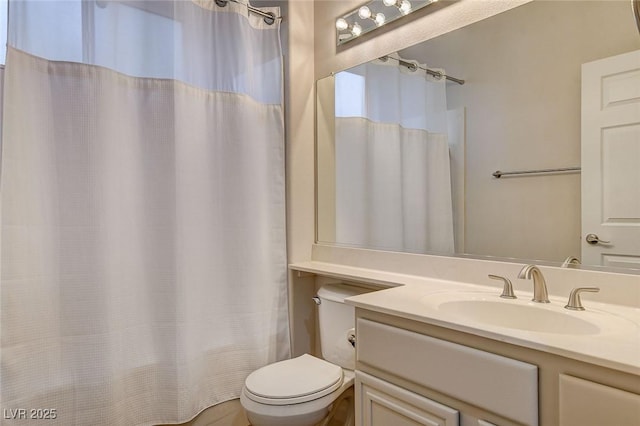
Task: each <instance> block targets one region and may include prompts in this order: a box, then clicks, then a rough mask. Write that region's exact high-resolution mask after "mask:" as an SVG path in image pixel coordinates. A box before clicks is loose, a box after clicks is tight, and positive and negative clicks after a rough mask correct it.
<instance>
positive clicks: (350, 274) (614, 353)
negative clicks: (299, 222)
mask: <svg viewBox="0 0 640 426" xmlns="http://www.w3.org/2000/svg"><path fill="white" fill-rule="evenodd" d="M290 269H292V270H294V271H301V272H309V273H314V274H318V275H322V276H328V277H333V278H338V279H341V280H347V281H356V282H362V283H370V284H374V285H378V286H383V287H389V288H386V289H382V290H379V291H374V292H371V293H366V294H363V295H359V296H354V297H351V298H349V299H347V303H350V304H352V305H354V306H357V307H359V308H364V309H369V310H372V311H376V312H381V313H385V314H389V315H394V316H398V317H402V318H407V319H411V320H415V321H419V322H423V323H427V324H433V325H437V326H440V327H445V328H449V329H452V330H457V331H462V332H465V333H470V334H474V335H478V336H482V337H486V338H489V339H494V340H498V341H501V342H506V343H510V344H514V345H518V346H522V347H526V348H530V349H536V350H540V351H544V352H548V353H553V354H556V355H560V356H564V357H567V358H570V359H575V360H579V361H584V362H588V363H592V364H596V365H600V366H603V367H607V368H611V369H615V370H620V371H623V372H626V373H631V374H635V375H640V308H635V307H629V306H622V305H613V304H606V303H598V302H595V301H593V300H589V301H584V305H585V307H586V309H587V311H584V312H579V311H575V312H574V311H569V310H563V313H566V314H568V315H574V316H576V318H580V315H581V314H584V313H585V312H589V311H591V312H603V313H610V314H612V315H613V316H614V317H618V319H620V318H622V319H621V320H622V321H625V324H628V325H629V326H625V327H622V328H621V329H620V330H616V331H614V332H607V333H600V334H587V335H573V334H571V335H568V334H558V333H545V332H532V331H527V330H522V329H515V328H507V327H500V326H493V325H488V324H484V323H482V324H480V323H474V322H470V321H469V320H465V319H461V318H457V317H455V316H452V315H451V314H447V313H443V312H441V311H439V310H438V309H436V308H434V307H433V306H430V305H429V303H425V300H428V298H429V297H430V295H431V296H433V295H435V294H437V293H442V292H443V291H447V292H451V291H463V292H487V294H491V293H495V294H496V300H498V301H501V300H502V299H500V298H499V297H497V296H499V294H500V290H501V288H498V287H492V286H483V285H475V284H468V283H461V282H456V281H447V280H441V279H432V278H426V277H420V276H414V275H404V274H398V273H391V272H384V271H376V270H373V269H365V268H356V267H350V266H344V265H336V264H331V263H324V262H317V261H310V262H301V263H296V264H292V265H290ZM516 295H517V296H518V300H519V302H518V303H523V301H526V300H530V299H531V296H532V294H531V293H528V292H521V291H516ZM550 300H551V304H550V306H551V305H552V308H554V309H555V308H557V307H558V306H559V307H562V306H564V305H565V304H566V303H567V300H566V298H560V297H555V296H550ZM504 303H509V301H508V300H505V301H504ZM531 303H533V302H531ZM534 305H535V304H534ZM564 311H566V312H564ZM582 318H585V317H584V316H583V317H582Z"/></svg>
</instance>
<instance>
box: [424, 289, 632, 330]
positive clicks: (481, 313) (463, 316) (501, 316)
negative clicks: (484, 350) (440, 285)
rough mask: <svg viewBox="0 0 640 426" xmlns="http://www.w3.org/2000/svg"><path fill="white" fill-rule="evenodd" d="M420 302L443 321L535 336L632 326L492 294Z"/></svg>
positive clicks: (598, 313)
mask: <svg viewBox="0 0 640 426" xmlns="http://www.w3.org/2000/svg"><path fill="white" fill-rule="evenodd" d="M422 302H423V303H425V304H427V305H429V306H430V307H432V308H434V309H436V310H437V311H438V312H439V313H441V314H442V315H443V316H444V317H446V318H451V319H455V320H458V321H461V322H464V323H473V324H475V325H480V324H482V325H485V326H493V327H502V328H510V329H518V330H522V331H527V332H534V333H551V334H568V335H594V334H604V333H617V332H628V331H632V330H634V329H636V328H637V327H636V325H635V323H633V322H632V321H629V320H627V319H625V318H622V317H620V316H617V315H615V314H612V313H608V312H603V311H597V310H594V309H589V308H587V310H586V311H581V312H574V311H569V310H566V309H564V308H563V306H564V304H562V305H561V304H560V303H558V302H555V301H554V302H552V303H550V304H546V303H545V304H541V303H534V302H531V301H529V300H527V299H516V300H507V299H501V298H500V297H498V295H496V294H493V293H471V292H447V293H434V294H431V295H427V296H424V297H423V298H422Z"/></svg>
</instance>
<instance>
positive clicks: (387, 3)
mask: <svg viewBox="0 0 640 426" xmlns="http://www.w3.org/2000/svg"><path fill="white" fill-rule="evenodd" d="M396 2H397V0H382V3H384V5H385V6H393V5H395V4H396Z"/></svg>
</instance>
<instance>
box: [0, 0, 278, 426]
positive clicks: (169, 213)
mask: <svg viewBox="0 0 640 426" xmlns="http://www.w3.org/2000/svg"><path fill="white" fill-rule="evenodd" d="M268 11H272V12H274V13H275V14H276V15H279V11H278V10H277V9H276V8H272V9H268ZM9 26H10V28H9V46H10V47H9V51H8V58H7V63H6V69H5V71H6V73H5V99H4V134H3V143H4V146H3V153H2V175H1V195H2V212H1V214H2V217H1V225H2V226H1V239H2V247H1V250H2V265H1V269H2V271H1V282H0V303H1V305H0V315H1V317H0V320H1V325H0V332H1V346H0V351H1V352H0V355H1V364H0V374H1V376H0V380H1V384H0V387H1V388H0V395H1V397H0V398H1V400H0V405H1V406H2V408H3V409H5V413H8V414H7V415H5V416H4V417H5V419H3V421H4V423H5V424H7V425H10V424H20V425H26V424H43V423H46V424H48V425H49V424H51V425H54V424H56V425H64V426H69V425H79V426H83V425H89V424H91V425H105V426H114V425H126V426H130V425H147V424H148V425H150V424H160V423H175V422H184V421H187V420H189V419H190V418H192V417H194V416H195V415H196V414H197V413H198V412H200V411H201V410H203V409H204V408H206V407H208V406H211V405H214V404H216V403H219V402H222V401H226V400H229V399H233V398H237V397H238V396H239V393H240V390H241V388H242V385H243V382H244V379H245V377H246V376H247V375H248V374H249V373H250V372H251V371H253V370H255V369H256V368H258V367H260V366H263V365H265V364H268V363H271V362H274V361H276V360H280V359H283V358H286V357H287V356H288V355H289V334H288V313H287V294H286V292H287V290H286V255H285V205H284V204H285V192H284V160H283V157H284V136H283V133H284V130H283V105H282V80H283V78H282V53H281V46H280V38H279V26H278V22H276V23H275V24H274V25H267V24H266V23H265V22H263V20H262V18H261V17H259V16H256V15H254V14H248V13H247V8H246V6H244V5H239V4H235V3H229V4H228V5H227V6H226V7H224V8H220V7H218V6H216V4H215V2H214V1H213V0H210V1H208V0H201V1H194V2H191V1H176V2H170V1H157V2H153V1H141V2H132V1H122V2H117V1H79V0H78V1H70V0H67V1H56V0H51V1H31V0H23V1H12V2H11V4H10V16H9ZM21 408H26V409H29V410H31V409H34V410H35V409H40V410H41V411H37V412H35V411H34V412H33V413H31V412H30V411H27V412H26V415H27V419H26V420H24V419H21V418H18V417H19V416H20V414H19V413H18V412H16V411H9V410H17V409H21ZM32 414H33V416H32ZM6 417H9V418H8V419H7V418H6ZM41 417H47V418H48V419H49V420H48V421H44V420H42V419H41ZM52 419H53V420H52Z"/></svg>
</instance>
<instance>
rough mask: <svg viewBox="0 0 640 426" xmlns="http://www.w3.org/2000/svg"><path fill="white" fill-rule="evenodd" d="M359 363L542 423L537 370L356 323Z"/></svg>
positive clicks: (399, 331)
mask: <svg viewBox="0 0 640 426" xmlns="http://www.w3.org/2000/svg"><path fill="white" fill-rule="evenodd" d="M356 326H357V333H358V344H357V345H356V358H357V360H358V362H361V363H365V364H367V365H370V366H372V367H375V368H377V369H380V370H383V371H386V372H388V373H391V374H393V375H395V376H398V377H400V378H402V379H405V380H409V381H411V382H414V383H416V384H419V385H422V386H425V387H427V388H430V389H433V390H436V391H438V392H442V393H444V394H446V395H449V396H451V397H453V398H455V399H458V400H461V401H465V402H467V403H469V404H473V405H476V406H478V407H480V408H482V409H484V410H487V411H491V412H494V413H496V414H499V415H502V416H504V417H507V418H509V419H512V420H514V421H517V422H521V423H524V424H527V425H537V424H538V368H537V367H536V366H535V365H532V364H528V363H525V362H521V361H516V360H513V359H510V358H506V357H503V356H500V355H495V354H491V353H488V352H484V351H481V350H478V349H473V348H470V347H467V346H463V345H459V344H456V343H451V342H447V341H445V340H440V339H436V338H433V337H429V336H426V335H423V334H420V333H415V332H412V331H408V330H404V329H401V328H397V327H393V326H389V325H386V324H381V323H378V322H375V321H370V320H367V319H363V318H358V319H357V323H356Z"/></svg>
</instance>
